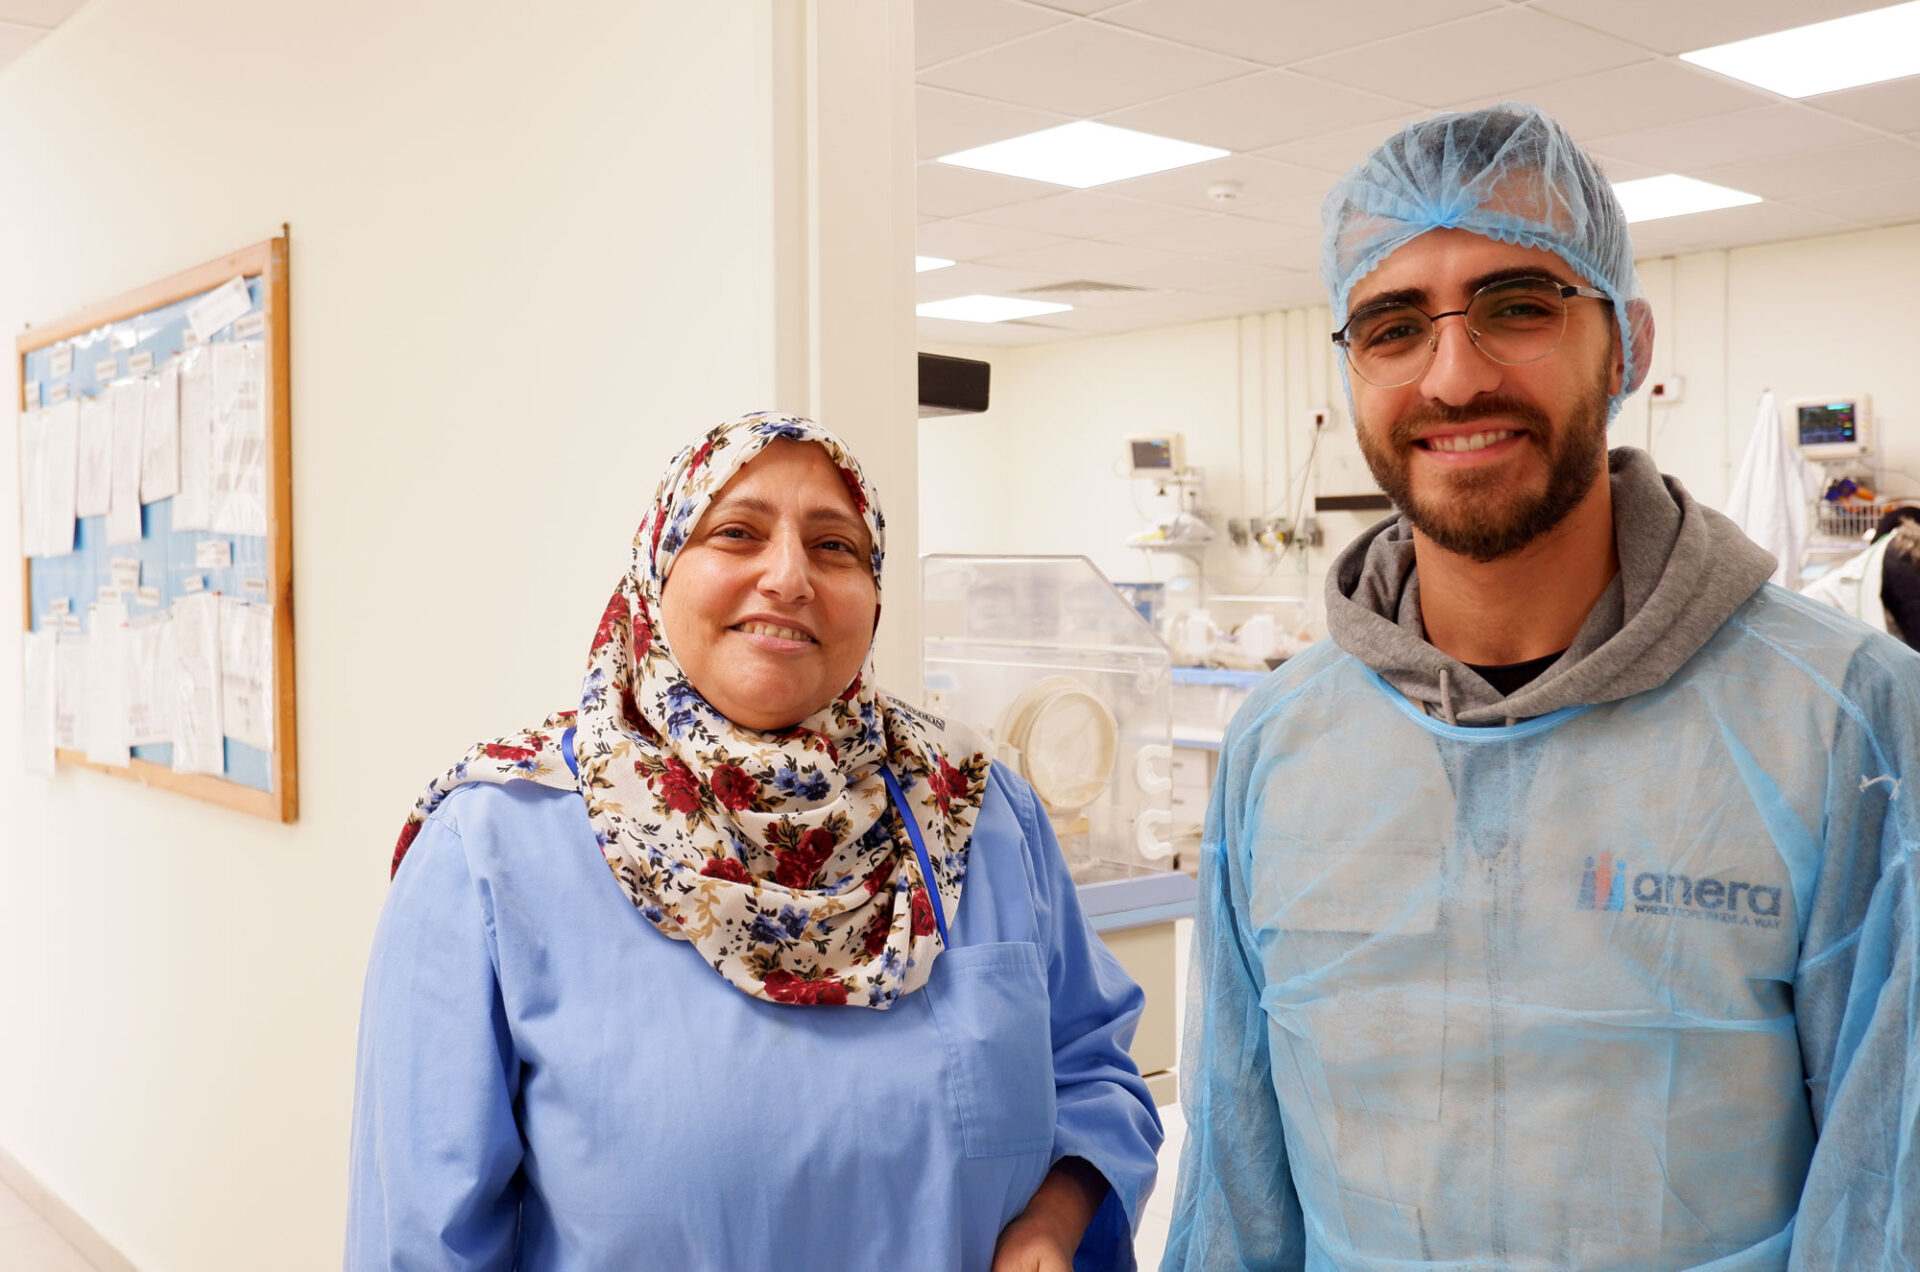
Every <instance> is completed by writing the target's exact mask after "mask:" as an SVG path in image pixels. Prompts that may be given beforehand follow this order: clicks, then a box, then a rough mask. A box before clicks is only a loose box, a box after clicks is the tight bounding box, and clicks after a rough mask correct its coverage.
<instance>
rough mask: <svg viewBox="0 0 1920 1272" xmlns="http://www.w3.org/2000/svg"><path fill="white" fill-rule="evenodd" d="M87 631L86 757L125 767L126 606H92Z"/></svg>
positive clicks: (127, 744) (129, 758) (127, 754)
mask: <svg viewBox="0 0 1920 1272" xmlns="http://www.w3.org/2000/svg"><path fill="white" fill-rule="evenodd" d="M89 626H90V627H91V628H92V630H91V631H90V632H88V633H87V703H86V712H85V719H84V722H83V724H82V725H81V732H82V733H84V734H85V735H86V742H87V758H88V759H89V760H92V761H93V762H94V763H95V764H113V765H118V766H119V767H121V768H125V767H126V766H127V765H128V764H129V763H130V762H131V761H132V759H133V756H132V754H131V753H130V751H129V747H130V745H131V743H130V741H129V730H128V720H127V708H128V705H129V704H128V702H127V607H126V606H125V605H122V604H120V603H119V602H117V601H115V602H111V603H102V604H99V605H96V606H94V607H93V617H92V619H91V620H90V622H89Z"/></svg>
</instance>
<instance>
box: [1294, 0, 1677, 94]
mask: <svg viewBox="0 0 1920 1272" xmlns="http://www.w3.org/2000/svg"><path fill="white" fill-rule="evenodd" d="M1646 57H1647V54H1646V52H1645V51H1644V50H1642V49H1639V48H1636V47H1635V46H1633V45H1631V44H1628V43H1626V42H1624V41H1622V40H1616V39H1614V38H1613V37H1612V36H1609V35H1602V34H1600V33H1599V32H1597V31H1593V30H1589V29H1588V28H1586V27H1582V26H1576V25H1575V24H1574V23H1571V22H1564V21H1562V20H1560V19H1559V18H1553V17H1548V16H1547V15H1546V14H1543V13H1536V12H1535V11H1533V10H1532V9H1517V8H1512V7H1509V8H1505V9H1497V10H1495V11H1493V12H1491V13H1483V14H1476V15H1474V16H1472V17H1467V18H1461V19H1459V20H1458V21H1455V22H1449V23H1446V24H1445V25H1442V26H1437V27H1433V28H1430V29H1429V30H1425V31H1419V32H1416V33H1414V34H1412V35H1400V36H1395V37H1393V38H1392V39H1388V40H1381V41H1379V42H1377V43H1374V44H1368V45H1365V46H1362V47H1358V48H1349V49H1346V50H1344V51H1342V52H1339V53H1334V54H1331V55H1329V56H1327V57H1321V58H1315V59H1313V60H1312V61H1308V62H1302V63H1300V64H1299V65H1298V66H1297V67H1296V68H1295V69H1297V70H1300V71H1304V72H1306V73H1307V74H1309V75H1314V76H1318V77H1321V78H1324V79H1329V80H1333V81H1335V82H1337V83H1341V84H1346V85H1349V86H1350V87H1353V88H1361V89H1365V90H1367V91H1368V92H1373V93H1380V94H1383V95H1387V96H1392V97H1398V98H1404V99H1406V100H1408V101H1413V102H1418V103H1420V104H1421V105H1424V106H1440V105H1443V104H1445V103H1447V102H1458V101H1466V100H1470V99H1473V98H1479V97H1486V96H1491V95H1494V94H1518V95H1522V96H1524V94H1522V93H1521V91H1520V90H1522V89H1526V88H1529V87H1531V86H1533V85H1535V84H1543V83H1547V82H1549V81H1552V80H1560V79H1567V78H1571V77H1573V76H1577V75H1586V74H1590V73H1592V72H1594V71H1603V70H1607V69H1609V68H1611V67H1615V66H1625V65H1628V64H1629V63H1632V62H1638V61H1644V60H1645V59H1646Z"/></svg>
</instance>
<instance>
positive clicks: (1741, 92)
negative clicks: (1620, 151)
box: [1456, 58, 1779, 141]
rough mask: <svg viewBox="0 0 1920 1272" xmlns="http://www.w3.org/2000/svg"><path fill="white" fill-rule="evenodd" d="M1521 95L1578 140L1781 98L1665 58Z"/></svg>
mask: <svg viewBox="0 0 1920 1272" xmlns="http://www.w3.org/2000/svg"><path fill="white" fill-rule="evenodd" d="M1520 96H1521V97H1523V98H1524V99H1525V100H1527V101H1529V102H1532V103H1533V104H1534V105H1535V106H1538V107H1539V108H1540V109H1541V110H1544V111H1546V112H1547V114H1549V115H1552V116H1553V117H1554V118H1555V119H1557V120H1559V121H1560V123H1561V124H1563V125H1564V126H1565V127H1566V130H1567V131H1568V132H1570V133H1572V134H1573V136H1574V139H1575V140H1576V141H1585V140H1587V139H1588V138H1590V137H1604V136H1608V135H1610V134H1613V133H1623V132H1633V131H1635V130H1636V129H1641V128H1654V127H1658V126H1659V125H1662V124H1672V123H1677V122H1679V121H1681V120H1686V119H1699V118H1702V117H1704V116H1707V115H1724V114H1728V113H1731V112H1733V111H1736V110H1752V109H1755V108H1757V107H1761V106H1771V105H1773V104H1775V103H1776V102H1778V101H1779V98H1777V97H1775V96H1774V95H1773V94H1772V93H1763V92H1761V91H1760V90H1758V89H1754V88H1748V87H1747V86H1745V85H1744V84H1739V83H1736V82H1735V81H1733V80H1730V79H1727V78H1726V77H1724V76H1721V75H1715V74H1713V73H1712V72H1711V71H1703V70H1701V69H1699V68H1698V67H1694V66H1688V65H1687V64H1686V63H1685V62H1675V61H1671V60H1669V59H1666V58H1657V59H1655V60H1653V61H1650V62H1639V63H1635V64H1634V65H1632V66H1621V67H1616V68H1614V69H1613V70H1610V71H1601V72H1599V73H1597V74H1594V75H1580V76H1576V77H1574V78H1573V79H1568V80H1554V81H1551V82H1549V83H1544V84H1536V85H1534V86H1533V87H1532V88H1529V89H1527V90H1526V91H1525V92H1524V93H1522V94H1520ZM1497 101H1498V98H1497V97H1496V98H1493V99H1483V100H1477V101H1474V102H1471V103H1461V107H1469V108H1470V107H1474V106H1492V105H1494V104H1496V102H1497ZM1461 107H1456V109H1459V108H1461Z"/></svg>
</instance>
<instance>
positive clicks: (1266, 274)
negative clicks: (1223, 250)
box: [1119, 256, 1299, 296]
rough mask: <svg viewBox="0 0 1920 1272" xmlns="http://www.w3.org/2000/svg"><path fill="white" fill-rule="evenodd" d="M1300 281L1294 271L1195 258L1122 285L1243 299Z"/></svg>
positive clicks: (1129, 278)
mask: <svg viewBox="0 0 1920 1272" xmlns="http://www.w3.org/2000/svg"><path fill="white" fill-rule="evenodd" d="M1298 279H1299V275H1298V273H1297V271H1294V270H1281V269H1273V268H1270V267H1268V266H1265V265H1252V264H1249V263H1247V262H1246V261H1226V260H1213V259H1210V258H1207V257H1200V256H1193V257H1188V258H1187V259H1185V260H1182V261H1179V262H1177V263H1175V264H1172V265H1158V266H1155V267H1154V268H1152V269H1145V270H1141V271H1140V272H1139V273H1137V274H1129V275H1127V276H1126V277H1125V278H1122V279H1120V280H1119V281H1120V282H1123V283H1132V284H1134V285H1136V286H1141V287H1153V288H1159V289H1162V290H1165V291H1184V292H1230V293H1232V294H1233V295H1236V296H1240V295H1245V294H1248V293H1250V292H1258V291H1262V290H1266V291H1272V290H1274V289H1276V288H1279V287H1281V286H1283V285H1289V284H1292V283H1295V282H1297V281H1298Z"/></svg>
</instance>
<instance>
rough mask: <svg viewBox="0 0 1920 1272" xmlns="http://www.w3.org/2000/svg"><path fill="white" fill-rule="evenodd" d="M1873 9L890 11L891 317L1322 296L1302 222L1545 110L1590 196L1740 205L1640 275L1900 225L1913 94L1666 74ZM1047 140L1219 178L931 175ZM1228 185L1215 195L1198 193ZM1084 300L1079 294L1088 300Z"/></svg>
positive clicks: (1113, 2)
mask: <svg viewBox="0 0 1920 1272" xmlns="http://www.w3.org/2000/svg"><path fill="white" fill-rule="evenodd" d="M1885 3H1887V0H1366V2H1365V3H1360V4H1355V3H1332V4H1330V3H1327V2H1326V0H1311V2H1307V0H915V7H914V21H915V39H916V43H917V56H916V65H917V72H916V78H917V82H918V87H917V90H916V96H917V107H918V118H919V122H918V129H919V136H918V139H917V140H918V149H917V153H918V155H919V167H918V191H919V216H920V225H919V233H918V250H919V251H920V252H921V253H923V254H926V255H930V256H940V257H946V258H949V259H952V260H954V261H956V262H958V263H957V264H955V265H954V266H952V267H951V268H948V269H942V270H934V271H930V272H928V273H924V274H921V275H920V276H919V279H918V288H919V298H920V299H921V300H923V301H925V300H938V299H943V298H946V297H950V296H960V295H967V294H970V293H974V292H987V293H991V294H996V295H1004V296H1019V295H1030V296H1034V297H1036V298H1040V299H1052V300H1059V301H1061V302H1063V303H1067V304H1071V305H1073V306H1074V308H1073V310H1072V311H1071V312H1067V313H1060V314H1049V315H1046V316H1044V317H1040V318H1034V319H1028V320H1023V321H1019V322H1005V323H994V324H980V323H964V322H955V321H952V320H944V319H932V318H921V319H919V320H918V323H919V333H920V337H921V339H922V340H923V341H952V342H960V343H969V344H1027V343H1034V342H1037V341H1044V340H1056V339H1062V338H1069V337H1073V336H1081V335H1092V334H1100V333H1109V332H1119V331H1132V330H1139V329H1143V328H1148V327H1158V326H1165V325H1169V324H1173V323H1181V322H1193V321H1198V320H1202V319H1208V318H1220V317H1228V316H1231V315H1234V314H1241V313H1258V312H1262V311H1266V310H1273V309H1282V308H1287V307H1290V306H1296V305H1304V304H1314V303H1320V302H1321V301H1322V300H1323V299H1324V293H1323V291H1322V289H1321V286H1320V282H1319V277H1318V274H1317V269H1318V259H1319V234H1318V225H1319V210H1320V201H1321V199H1322V198H1323V197H1324V196H1325V194H1326V193H1327V191H1328V189H1329V188H1330V187H1331V186H1332V185H1333V184H1334V182H1335V181H1336V180H1337V179H1338V178H1339V177H1340V176H1341V175H1342V174H1343V173H1345V172H1346V170H1347V169H1348V168H1349V167H1350V166H1351V165H1352V164H1354V163H1355V162H1356V161H1358V160H1359V159H1360V158H1361V157H1362V156H1363V155H1364V154H1365V153H1366V151H1367V150H1368V149H1370V148H1371V147H1372V146H1373V145H1374V144H1376V143H1377V142H1379V141H1380V140H1381V139H1383V138H1385V137H1386V136H1387V135H1389V134H1390V133H1392V132H1393V131H1395V130H1397V129H1398V128H1399V127H1400V126H1401V125H1403V124H1405V123H1406V122H1408V121H1410V120H1414V119H1419V118H1422V117H1424V116H1426V115H1430V114H1432V113H1434V112H1435V111H1438V110H1453V109H1460V108H1463V107H1473V106H1479V105H1486V104H1489V103H1493V102H1498V101H1503V100H1507V99H1519V100H1524V101H1530V102H1534V103H1536V104H1538V105H1540V106H1541V107H1543V108H1545V109H1546V110H1547V111H1549V112H1550V113H1552V114H1553V115H1555V116H1556V117H1557V118H1559V119H1560V121H1561V122H1562V123H1564V124H1565V125H1566V126H1567V127H1568V129H1569V130H1571V132H1572V133H1573V135H1574V137H1575V138H1577V139H1578V140H1579V141H1580V142H1581V143H1582V144H1584V145H1586V146H1587V147H1588V149H1590V150H1591V151H1592V152H1593V153H1594V155H1595V156H1596V157H1597V158H1598V159H1599V160H1600V162H1601V164H1602V165H1603V166H1604V168H1605V169H1606V171H1607V174H1608V176H1610V177H1611V178H1613V179H1614V180H1616V181H1624V180H1630V179H1632V178H1635V177H1648V176H1655V175H1658V174H1660V173H1665V172H1677V173H1682V174H1685V175H1688V176H1694V177H1699V178H1701V179H1703V180H1707V181H1712V182H1715V183H1718V184H1720V185H1727V186H1733V187H1735V188H1737V189H1742V190H1746V191H1749V192H1751V193H1754V194H1758V195H1760V196H1762V198H1763V199H1764V200H1765V202H1762V203H1758V204H1753V205H1750V206H1747V207H1740V208H1730V209H1727V210H1725V211H1720V212H1704V213H1697V214H1694V215H1691V216H1683V217H1673V218H1669V219H1666V220H1661V221H1648V222H1642V223H1640V224H1638V225H1636V226H1634V242H1635V245H1636V247H1637V249H1638V251H1639V254H1640V255H1641V256H1642V257H1649V256H1664V255H1669V254H1673V253H1679V252H1691V251H1700V250H1705V249H1712V248H1726V247H1737V246H1743V245H1747V244H1753V243H1765V242H1774V241H1778V240H1783V239H1794V238H1807V237H1812V236H1815V235H1821V234H1836V233H1844V232H1846V231H1849V230H1856V229H1864V228H1869V227H1874V226H1885V225H1897V224H1902V223H1906V222H1912V221H1920V76H1915V77H1912V78H1908V79H1902V80H1893V81H1889V82H1886V83H1882V84H1877V85H1872V86H1869V87H1866V88H1858V89H1849V90H1846V91H1844V92H1838V93H1829V94H1826V95H1824V96H1819V97H1810V98H1805V99H1802V100H1799V101H1794V100H1792V99H1789V98H1785V97H1781V96H1778V95H1777V94H1774V93H1770V92H1767V91H1765V90H1762V89H1757V88H1753V87H1751V86H1749V85H1746V84H1742V83H1740V82H1738V81H1736V80H1732V79H1727V78H1725V77H1723V76H1720V75H1716V74H1714V73H1713V72H1710V71H1705V70H1701V69H1699V68H1697V67H1694V66H1691V65H1689V64H1687V63H1685V62H1682V61H1680V60H1679V58H1678V57H1677V56H1676V55H1677V54H1679V53H1682V52H1686V51H1690V50H1693V49H1698V48H1704V47H1708V46H1711V45H1714V44H1722V43H1726V42H1728V41H1731V40H1738V39H1744V38H1746V37H1748V36H1753V35H1760V34H1764V33H1766V32H1769V31H1777V30H1782V29H1785V28H1788V27H1794V26H1800V25H1803V24H1805V23H1808V22H1817V21H1820V20H1822V19H1826V18H1833V17H1839V16H1842V15H1844V14H1848V13H1854V12H1859V11H1861V10H1865V9H1872V8H1878V7H1881V6H1882V5H1884V4H1885ZM1075 119H1096V120H1100V121H1102V122H1105V123H1111V124H1117V125H1122V126H1124V127H1128V128H1136V129H1140V130H1142V131H1145V132H1152V133H1159V134H1163V135H1166V136H1171V137H1178V138H1181V139H1183V140H1186V141H1196V142H1202V143H1205V144H1208V145H1212V146H1218V147H1221V148H1224V149H1227V150H1230V151H1232V152H1233V153H1232V154H1231V155H1229V156H1227V157H1226V158H1223V159H1215V160H1212V161H1210V162H1208V163H1204V164H1196V165H1194V166H1192V167H1189V168H1182V169H1178V170H1175V171H1173V172H1165V173H1159V174H1156V175H1153V176H1147V177H1139V178H1135V179H1133V180H1130V181H1119V182H1114V183H1112V184H1110V185H1105V186H1100V187H1097V188H1095V189H1091V190H1067V189H1064V188H1062V187H1059V186H1054V185H1048V184H1044V183H1041V182H1035V181H1027V180H1022V179H1020V178H1017V177H1004V176H998V175H994V174H991V173H983V172H975V171H971V170H968V169H964V168H956V167H952V166H949V165H943V164H938V163H935V162H934V159H935V158H936V156H939V155H943V154H950V153H952V152H954V151H956V150H962V149H965V148H968V147H971V146H979V145H984V144H986V143H987V142H991V141H999V140H1002V139H1004V138H1007V137H1014V136H1019V135H1021V134H1023V133H1027V132H1032V131H1035V130H1037V129H1041V128H1047V127H1051V126H1053V125H1055V124H1061V123H1067V122H1070V121H1072V120H1075ZM1229 183H1231V184H1232V185H1234V186H1237V190H1236V191H1235V192H1234V197H1233V198H1232V199H1231V201H1228V202H1221V201H1218V200H1216V199H1215V198H1213V197H1211V196H1210V194H1209V190H1210V189H1213V188H1215V187H1218V186H1221V185H1224V184H1229ZM1087 284H1099V285H1101V286H1099V287H1093V288H1090V287H1088V286H1086V285H1087Z"/></svg>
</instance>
